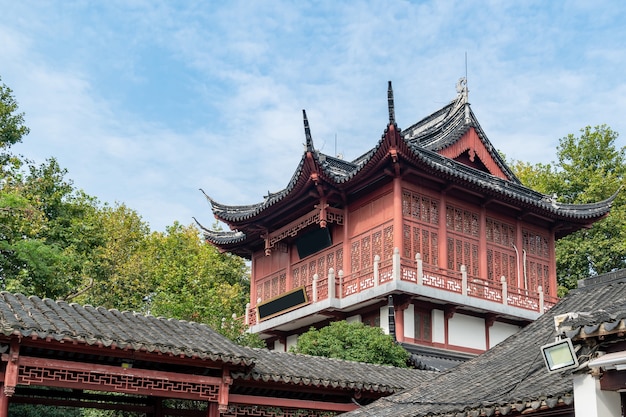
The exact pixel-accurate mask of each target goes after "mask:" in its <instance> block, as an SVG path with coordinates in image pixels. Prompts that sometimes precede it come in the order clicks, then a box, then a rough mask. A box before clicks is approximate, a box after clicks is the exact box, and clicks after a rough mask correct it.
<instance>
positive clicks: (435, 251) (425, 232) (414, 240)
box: [402, 224, 439, 265]
mask: <svg viewBox="0 0 626 417" xmlns="http://www.w3.org/2000/svg"><path fill="white" fill-rule="evenodd" d="M438 243H439V239H438V234H437V232H435V231H433V230H429V229H427V228H422V227H420V226H417V225H411V224H405V225H404V226H403V242H402V244H403V246H404V252H403V256H404V257H405V258H409V259H414V258H415V254H416V253H419V254H421V255H422V260H423V261H424V263H427V264H431V265H437V264H438V262H439V244H438Z"/></svg>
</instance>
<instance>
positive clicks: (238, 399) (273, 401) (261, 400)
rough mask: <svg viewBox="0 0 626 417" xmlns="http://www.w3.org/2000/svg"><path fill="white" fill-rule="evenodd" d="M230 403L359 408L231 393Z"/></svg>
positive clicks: (317, 407) (337, 408)
mask: <svg viewBox="0 0 626 417" xmlns="http://www.w3.org/2000/svg"><path fill="white" fill-rule="evenodd" d="M228 399H229V402H230V404H245V405H266V406H270V407H286V408H302V409H313V410H323V411H342V412H347V411H352V410H356V409H357V408H359V406H358V405H356V404H352V403H333V402H324V401H310V400H295V399H291V398H276V397H257V396H254V395H242V394H230V395H229V396H228Z"/></svg>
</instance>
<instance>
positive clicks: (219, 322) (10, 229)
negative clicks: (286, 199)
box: [0, 85, 264, 347]
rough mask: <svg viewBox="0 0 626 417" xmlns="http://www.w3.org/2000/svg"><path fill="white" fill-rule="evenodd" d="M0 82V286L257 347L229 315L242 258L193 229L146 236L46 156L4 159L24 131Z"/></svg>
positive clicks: (132, 217) (237, 308)
mask: <svg viewBox="0 0 626 417" xmlns="http://www.w3.org/2000/svg"><path fill="white" fill-rule="evenodd" d="M17 110H18V109H17V103H16V102H15V100H14V98H13V96H12V91H11V90H10V89H9V88H8V87H6V86H5V85H2V86H0V154H1V156H2V157H3V159H2V165H1V169H0V286H1V288H2V289H3V290H7V291H10V292H19V293H22V294H25V295H37V296H39V297H48V298H52V299H62V300H66V301H75V302H80V303H83V304H92V305H97V306H104V307H107V308H116V309H119V310H131V311H140V312H146V313H148V312H150V313H151V314H154V315H160V316H166V317H171V318H178V319H184V320H193V321H196V322H202V323H206V324H209V325H210V326H212V327H213V328H215V329H216V330H217V331H218V332H221V333H222V334H224V335H226V336H227V337H230V338H231V339H233V340H235V341H237V342H240V343H246V344H250V345H252V346H257V347H260V346H263V345H264V344H263V342H262V341H261V340H260V339H259V338H258V337H255V336H253V335H250V334H248V333H246V332H245V330H246V329H245V328H244V326H243V323H242V322H241V321H240V320H238V319H236V317H241V316H242V315H243V314H244V311H245V305H246V302H247V301H248V293H249V278H248V269H247V266H246V264H245V262H244V260H243V259H241V258H239V257H236V256H232V255H228V254H221V253H219V252H218V251H217V249H216V248H214V247H213V246H211V245H208V244H206V243H205V242H204V241H202V240H201V238H200V233H199V231H198V229H197V228H196V227H195V226H183V225H181V224H179V223H174V225H172V226H170V227H168V228H167V229H166V231H165V232H151V231H150V227H149V226H148V224H147V223H146V222H144V221H143V220H142V218H141V216H140V215H139V214H138V213H137V212H135V211H134V210H132V209H130V208H128V207H126V206H125V205H124V204H115V205H114V206H109V205H108V204H102V203H100V202H99V201H98V200H97V198H95V197H92V196H89V195H87V194H86V193H84V192H83V191H82V190H78V189H76V188H75V187H74V184H73V183H72V181H71V180H69V179H68V178H67V171H66V170H65V169H63V168H62V167H60V165H59V163H58V162H57V161H56V159H54V158H50V159H48V160H47V161H45V162H44V163H43V164H40V165H35V164H34V163H33V162H31V161H29V160H27V159H24V158H22V157H16V156H13V155H11V154H10V152H9V148H10V146H11V145H13V144H15V143H17V142H19V141H20V140H21V139H22V137H23V136H24V135H26V134H27V133H28V129H27V128H26V127H25V126H24V116H23V114H21V113H18V111H17Z"/></svg>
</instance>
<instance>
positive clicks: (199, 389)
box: [3, 355, 228, 401]
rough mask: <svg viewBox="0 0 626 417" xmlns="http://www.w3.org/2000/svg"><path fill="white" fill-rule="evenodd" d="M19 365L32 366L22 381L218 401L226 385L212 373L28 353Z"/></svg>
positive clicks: (63, 386) (24, 382)
mask: <svg viewBox="0 0 626 417" xmlns="http://www.w3.org/2000/svg"><path fill="white" fill-rule="evenodd" d="M3 356H4V355H3ZM19 366H20V368H21V367H24V366H25V367H30V369H29V370H28V371H29V372H32V374H29V373H24V372H20V375H19V376H18V384H20V385H39V386H48V387H60V388H71V389H88V390H98V391H109V392H121V393H126V394H139V395H150V396H157V397H168V398H179V399H189V400H202V401H217V400H218V396H219V394H220V391H221V389H222V388H221V386H223V385H226V384H224V382H225V381H223V379H222V378H217V377H211V376H202V375H191V374H178V373H174V372H161V371H154V370H148V369H138V368H122V367H116V366H109V365H96V364H89V363H81V362H70V361H62V360H57V359H42V358H33V357H28V356H21V357H20V358H19ZM226 389H227V388H226ZM222 395H223V394H222ZM226 395H228V394H227V393H226Z"/></svg>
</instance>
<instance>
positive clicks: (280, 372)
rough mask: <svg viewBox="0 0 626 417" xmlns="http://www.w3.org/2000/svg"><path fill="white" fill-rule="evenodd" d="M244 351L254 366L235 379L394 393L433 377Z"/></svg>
mask: <svg viewBox="0 0 626 417" xmlns="http://www.w3.org/2000/svg"><path fill="white" fill-rule="evenodd" d="M247 349H250V351H251V352H250V355H251V356H254V357H255V358H256V364H255V366H254V368H252V369H251V370H250V371H249V372H237V373H234V374H233V378H234V379H235V380H238V379H239V380H253V381H264V382H277V383H285V384H296V385H306V386H312V387H324V388H337V389H350V390H355V389H358V390H362V391H372V392H381V393H394V392H398V391H401V390H403V389H406V388H410V387H414V386H416V385H418V384H420V383H422V382H424V381H428V380H430V379H432V378H433V377H434V375H436V372H432V371H423V370H417V369H408V368H396V367H393V366H384V365H374V364H369V363H360V362H351V361H345V360H340V359H330V358H322V357H317V356H309V355H301V354H294V353H284V352H271V351H269V350H266V349H251V348H247Z"/></svg>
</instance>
